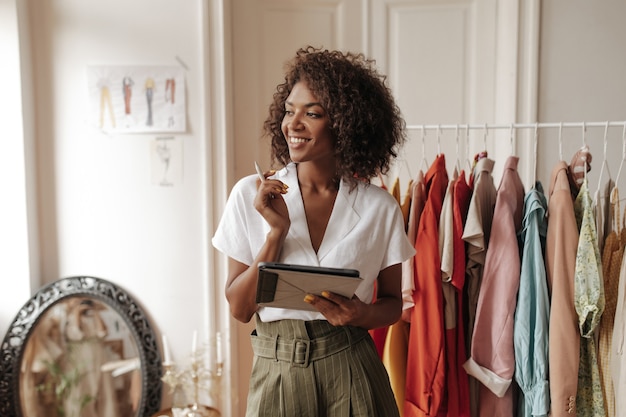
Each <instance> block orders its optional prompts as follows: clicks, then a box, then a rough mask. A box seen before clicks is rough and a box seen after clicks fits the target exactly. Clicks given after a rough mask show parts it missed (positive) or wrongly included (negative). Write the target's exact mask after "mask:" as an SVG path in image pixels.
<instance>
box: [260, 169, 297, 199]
mask: <svg viewBox="0 0 626 417" xmlns="http://www.w3.org/2000/svg"><path fill="white" fill-rule="evenodd" d="M254 168H255V169H256V173H257V174H258V175H259V179H260V180H261V182H265V175H263V171H262V170H261V167H260V166H259V164H258V163H257V162H256V161H254ZM273 173H274V171H270V175H271V174H273ZM288 188H289V186H288V185H287V184H282V188H275V190H276V192H278V193H280V194H285V193H286V192H287V189H288ZM270 198H274V194H270Z"/></svg>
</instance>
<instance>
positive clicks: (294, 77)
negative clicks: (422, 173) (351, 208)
mask: <svg viewBox="0 0 626 417" xmlns="http://www.w3.org/2000/svg"><path fill="white" fill-rule="evenodd" d="M299 81H304V82H306V83H307V85H308V87H309V89H310V90H311V92H312V93H313V94H314V95H315V97H316V98H317V99H318V100H319V102H320V104H321V105H322V107H323V108H324V109H325V110H326V112H327V114H328V118H329V121H330V130H331V133H332V135H333V138H334V140H335V155H336V157H337V162H338V163H337V169H338V173H337V174H338V176H339V177H340V178H342V179H344V180H346V181H348V182H350V183H351V184H352V185H355V184H356V183H357V182H358V181H363V180H366V181H368V182H369V180H370V179H371V178H372V177H374V176H376V175H378V174H379V173H381V174H385V173H386V172H387V171H388V170H389V167H390V163H391V160H392V159H393V158H395V157H396V156H397V153H398V149H399V147H400V146H401V145H402V144H403V143H404V142H405V141H406V132H405V121H404V119H403V118H402V115H401V113H400V109H399V108H398V106H397V105H396V102H395V100H394V97H393V94H392V93H391V90H390V88H389V87H388V86H387V85H386V76H384V75H381V74H379V73H378V72H377V69H376V67H375V61H374V60H371V59H367V58H366V57H365V56H364V55H363V54H361V53H358V54H357V53H352V52H340V51H329V50H325V49H320V48H314V47H312V46H308V47H306V48H302V49H299V50H298V51H297V52H296V56H295V57H294V58H293V59H292V60H291V61H289V62H288V63H287V67H286V71H285V80H284V82H283V83H282V84H279V85H278V86H277V87H276V92H275V93H274V100H273V102H272V104H271V105H270V108H269V115H268V117H267V119H266V120H265V122H264V124H263V128H264V130H265V134H266V136H268V137H269V138H270V140H271V147H272V165H276V163H277V162H278V163H279V164H282V166H285V165H287V164H288V163H289V162H290V158H289V147H288V145H287V142H286V140H285V137H284V136H283V133H282V130H281V122H282V120H283V117H284V115H285V101H286V100H287V97H288V96H289V94H290V93H291V90H292V89H293V87H294V85H295V84H296V83H298V82H299Z"/></svg>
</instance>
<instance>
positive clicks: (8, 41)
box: [0, 0, 37, 334]
mask: <svg viewBox="0 0 626 417" xmlns="http://www.w3.org/2000/svg"><path fill="white" fill-rule="evenodd" d="M21 12H22V10H21V9H20V5H19V3H16V2H15V1H13V0H2V1H0V56H2V57H4V58H3V64H2V65H0V79H1V80H3V87H2V89H3V93H2V100H0V115H2V128H3V139H2V145H1V146H2V163H1V164H0V178H1V179H2V180H3V181H2V182H3V187H2V203H1V204H0V260H1V261H0V263H1V264H2V270H3V273H2V278H0V285H1V288H2V291H0V332H1V334H4V333H5V331H6V329H7V328H8V326H9V324H10V322H11V320H13V317H14V316H15V314H16V313H17V311H18V309H19V308H20V307H21V306H22V304H23V303H24V302H25V301H26V300H27V299H28V297H29V296H30V292H31V276H32V275H36V272H35V273H33V271H32V269H33V268H32V266H33V265H32V263H33V262H34V260H36V254H37V251H36V247H33V246H36V242H35V243H34V245H31V244H32V243H33V240H34V239H31V238H32V237H33V236H32V233H33V230H34V229H36V226H35V225H31V227H29V216H30V220H36V219H34V215H33V212H32V208H33V207H34V204H35V201H34V196H33V195H32V193H30V192H29V191H28V190H29V187H27V185H29V186H31V187H30V189H32V188H34V187H32V185H33V181H34V179H33V177H32V174H33V172H34V169H33V167H32V148H33V142H32V131H31V129H30V126H31V125H32V124H31V121H32V120H31V119H32V117H29V112H27V111H26V112H24V111H23V109H28V106H30V105H31V102H30V100H29V97H30V88H29V85H28V82H29V80H23V73H25V74H28V72H29V66H30V63H29V61H28V54H25V53H23V51H22V45H21V44H22V43H23V42H24V39H20V31H19V19H20V14H21ZM24 32H26V31H24ZM24 84H26V85H24ZM29 163H30V165H29Z"/></svg>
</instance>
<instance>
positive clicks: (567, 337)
mask: <svg viewBox="0 0 626 417" xmlns="http://www.w3.org/2000/svg"><path fill="white" fill-rule="evenodd" d="M567 169H568V168H567V164H566V163H565V162H564V161H560V162H558V163H557V164H556V166H555V167H554V169H553V170H552V175H551V178H550V193H549V200H548V235H547V239H546V275H547V277H548V290H549V291H550V325H549V330H548V333H549V335H548V340H549V349H548V357H549V369H550V400H551V409H550V414H551V416H552V417H566V416H567V417H571V416H572V415H576V390H577V387H578V362H579V351H580V334H579V332H578V317H577V315H576V310H575V308H574V270H575V268H576V251H577V246H578V227H577V226H576V218H575V217H574V203H573V201H572V193H571V191H570V184H569V179H568V175H567Z"/></svg>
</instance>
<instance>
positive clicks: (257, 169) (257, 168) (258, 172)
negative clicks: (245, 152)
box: [254, 161, 265, 182]
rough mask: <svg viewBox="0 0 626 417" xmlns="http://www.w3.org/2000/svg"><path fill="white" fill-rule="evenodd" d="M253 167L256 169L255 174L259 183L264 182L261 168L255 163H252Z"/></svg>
mask: <svg viewBox="0 0 626 417" xmlns="http://www.w3.org/2000/svg"><path fill="white" fill-rule="evenodd" d="M254 167H255V168H256V173H257V174H259V178H260V179H261V182H263V181H265V175H263V171H262V170H261V167H260V166H259V164H258V163H257V162H256V161H254Z"/></svg>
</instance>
